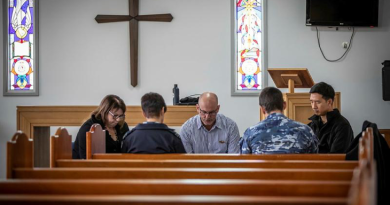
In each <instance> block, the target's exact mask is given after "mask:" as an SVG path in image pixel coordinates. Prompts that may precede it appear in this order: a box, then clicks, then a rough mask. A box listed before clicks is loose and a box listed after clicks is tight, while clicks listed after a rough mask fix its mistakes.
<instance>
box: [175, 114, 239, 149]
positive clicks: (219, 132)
mask: <svg viewBox="0 0 390 205" xmlns="http://www.w3.org/2000/svg"><path fill="white" fill-rule="evenodd" d="M180 137H181V140H182V142H183V145H184V148H185V149H186V151H187V153H238V152H239V144H238V143H239V140H240V133H239V131H238V127H237V124H236V123H235V122H234V121H233V120H231V119H230V118H228V117H225V116H224V115H222V114H217V116H216V122H215V125H214V126H213V127H212V128H211V129H210V131H209V130H207V129H206V128H205V127H204V126H203V124H202V122H201V120H200V116H199V115H196V116H194V117H192V118H190V119H189V120H187V121H186V122H185V123H184V124H183V126H182V128H181V130H180Z"/></svg>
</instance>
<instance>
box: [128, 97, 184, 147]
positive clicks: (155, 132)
mask: <svg viewBox="0 0 390 205" xmlns="http://www.w3.org/2000/svg"><path fill="white" fill-rule="evenodd" d="M141 106H142V113H143V115H144V117H145V118H146V122H144V123H141V124H138V125H137V126H136V127H135V128H133V129H132V130H131V131H129V132H127V133H126V134H125V136H124V139H123V144H122V153H142V154H163V153H186V151H185V149H184V146H183V143H182V141H181V139H180V136H179V134H177V133H176V132H175V131H174V130H173V129H170V128H169V127H168V126H167V125H165V124H163V122H164V114H165V112H166V111H167V106H166V105H165V101H164V99H163V97H162V96H161V95H160V94H157V93H147V94H145V95H144V96H142V98H141Z"/></svg>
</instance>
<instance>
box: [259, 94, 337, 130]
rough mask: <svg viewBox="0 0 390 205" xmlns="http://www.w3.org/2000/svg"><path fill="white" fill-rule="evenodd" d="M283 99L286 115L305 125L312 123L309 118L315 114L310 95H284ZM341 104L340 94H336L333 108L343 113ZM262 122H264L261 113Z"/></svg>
mask: <svg viewBox="0 0 390 205" xmlns="http://www.w3.org/2000/svg"><path fill="white" fill-rule="evenodd" d="M283 99H284V101H285V102H286V109H285V110H284V115H286V116H287V117H288V118H290V119H292V120H296V121H298V122H302V123H304V124H307V123H309V122H310V121H309V120H308V118H309V117H311V116H312V115H313V114H314V112H313V110H312V108H311V104H310V93H283ZM340 102H341V101H340V92H336V95H335V98H334V103H333V107H334V108H337V109H339V110H340V112H341V103H340ZM260 120H264V116H263V115H262V114H261V111H260Z"/></svg>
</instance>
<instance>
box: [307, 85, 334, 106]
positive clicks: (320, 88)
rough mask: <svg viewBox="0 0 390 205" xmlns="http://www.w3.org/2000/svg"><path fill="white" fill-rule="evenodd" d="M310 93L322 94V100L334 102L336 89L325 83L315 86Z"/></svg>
mask: <svg viewBox="0 0 390 205" xmlns="http://www.w3.org/2000/svg"><path fill="white" fill-rule="evenodd" d="M310 93H318V94H321V95H322V98H324V99H325V100H329V99H332V101H334V96H335V92H334V89H333V87H332V86H331V85H329V84H327V83H325V82H320V83H317V84H315V85H314V86H313V87H311V89H310Z"/></svg>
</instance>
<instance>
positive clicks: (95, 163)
mask: <svg viewBox="0 0 390 205" xmlns="http://www.w3.org/2000/svg"><path fill="white" fill-rule="evenodd" d="M57 166H58V167H127V168H130V167H134V168H136V167H138V168H140V167H144V168H163V167H165V168H285V169H299V168H307V169H353V168H355V167H357V166H358V162H353V161H325V160H322V161H308V160H306V161H305V160H283V161H281V160H57Z"/></svg>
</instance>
